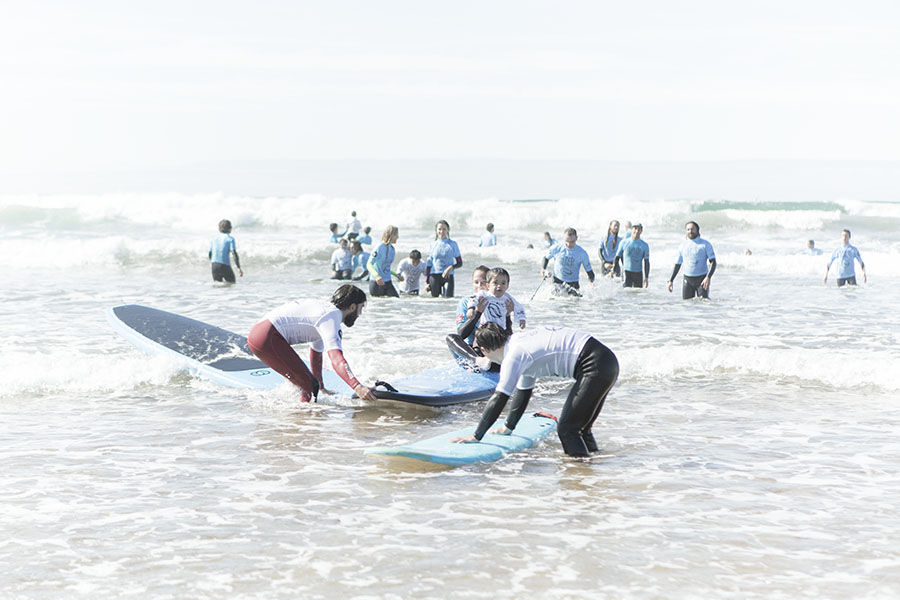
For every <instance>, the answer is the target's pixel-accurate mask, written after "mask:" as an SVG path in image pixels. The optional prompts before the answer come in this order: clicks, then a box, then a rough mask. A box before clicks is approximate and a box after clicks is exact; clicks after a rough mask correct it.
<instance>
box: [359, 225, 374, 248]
mask: <svg viewBox="0 0 900 600" xmlns="http://www.w3.org/2000/svg"><path fill="white" fill-rule="evenodd" d="M370 233H372V228H371V227H369V226H368V225H366V227H365V228H364V229H363V234H362V235H361V236H359V237H358V238H356V241H357V242H359V243H360V244H365V245H367V246H371V245H372V236H371V235H369V234H370Z"/></svg>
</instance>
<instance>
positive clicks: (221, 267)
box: [210, 262, 237, 283]
mask: <svg viewBox="0 0 900 600" xmlns="http://www.w3.org/2000/svg"><path fill="white" fill-rule="evenodd" d="M210 264H211V265H212V278H213V281H227V282H228V283H234V282H235V281H237V279H235V277H234V271H233V270H232V269H231V266H230V265H226V264H223V263H219V262H214V263H210Z"/></svg>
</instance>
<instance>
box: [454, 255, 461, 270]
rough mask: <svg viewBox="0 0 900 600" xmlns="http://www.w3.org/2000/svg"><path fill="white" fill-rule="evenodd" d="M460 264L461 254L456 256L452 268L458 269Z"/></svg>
mask: <svg viewBox="0 0 900 600" xmlns="http://www.w3.org/2000/svg"><path fill="white" fill-rule="evenodd" d="M461 266H462V256H457V257H456V264H455V265H453V268H454V269H458V268H460V267H461Z"/></svg>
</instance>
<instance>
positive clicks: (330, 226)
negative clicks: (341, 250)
mask: <svg viewBox="0 0 900 600" xmlns="http://www.w3.org/2000/svg"><path fill="white" fill-rule="evenodd" d="M328 230H329V231H330V232H331V233H337V230H338V224H337V223H329V224H328Z"/></svg>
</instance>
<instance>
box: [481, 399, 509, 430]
mask: <svg viewBox="0 0 900 600" xmlns="http://www.w3.org/2000/svg"><path fill="white" fill-rule="evenodd" d="M507 400H509V396H508V395H507V394H504V393H503V392H494V395H493V396H491V399H490V400H488V403H487V406H485V407H484V412H483V413H481V421H480V422H479V423H478V427H477V428H476V429H475V439H476V440H480V439H481V438H483V437H484V434H486V433H487V431H488V429H490V428H491V425H493V424H494V421H496V420H497V418H498V417H500V413H502V412H503V407H504V406H506V401H507Z"/></svg>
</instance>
